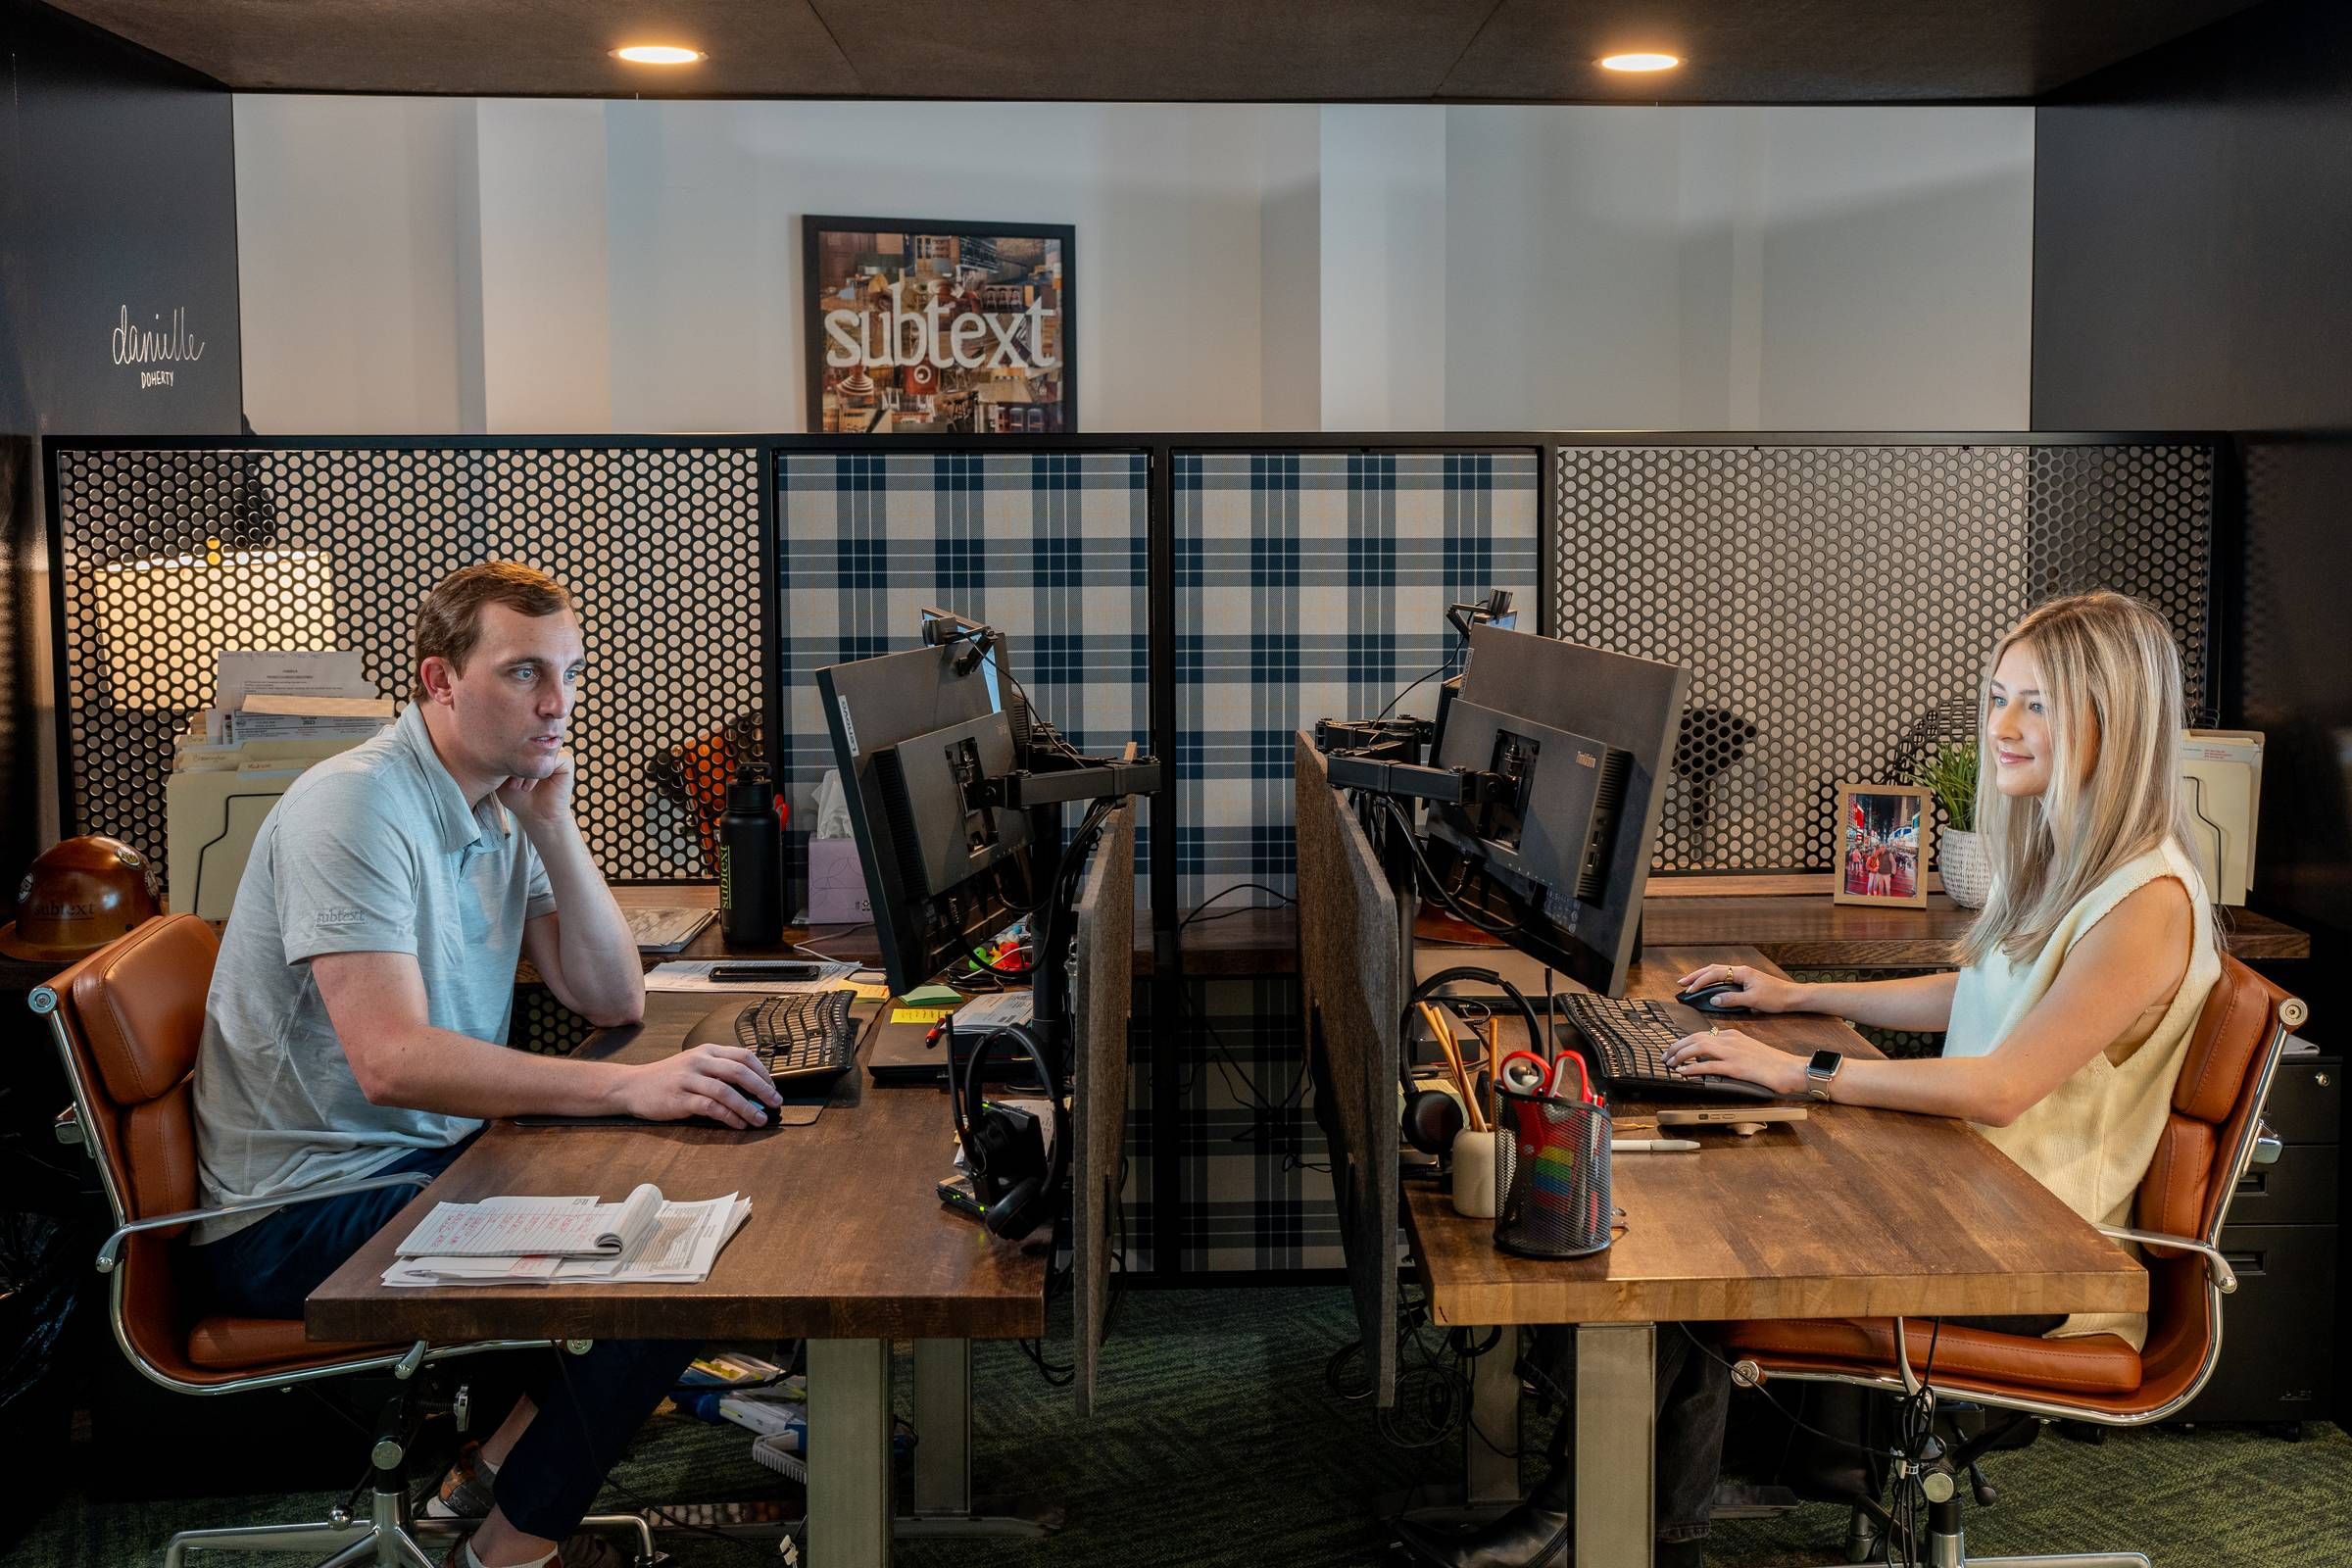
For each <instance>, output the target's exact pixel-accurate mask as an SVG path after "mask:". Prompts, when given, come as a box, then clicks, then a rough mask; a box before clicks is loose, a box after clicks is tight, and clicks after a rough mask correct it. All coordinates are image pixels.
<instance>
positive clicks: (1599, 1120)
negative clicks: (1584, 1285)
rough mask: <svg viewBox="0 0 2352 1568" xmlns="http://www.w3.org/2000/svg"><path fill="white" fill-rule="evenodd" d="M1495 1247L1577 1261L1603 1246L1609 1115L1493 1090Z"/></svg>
mask: <svg viewBox="0 0 2352 1568" xmlns="http://www.w3.org/2000/svg"><path fill="white" fill-rule="evenodd" d="M1495 1095H1496V1103H1497V1109H1498V1112H1499V1114H1498V1118H1497V1121H1496V1125H1495V1246H1496V1247H1499V1248H1501V1249H1502V1250H1504V1251H1506V1252H1518V1253H1521V1254H1523V1255H1525V1256H1528V1257H1583V1256H1585V1255H1586V1254H1587V1253H1589V1252H1597V1251H1599V1250H1601V1249H1602V1248H1604V1247H1606V1246H1608V1245H1609V1219H1610V1212H1611V1211H1610V1207H1609V1130H1610V1126H1611V1123H1610V1120H1609V1113H1608V1112H1607V1111H1606V1110H1605V1109H1603V1108H1601V1107H1600V1106H1598V1105H1593V1104H1589V1103H1585V1102H1583V1101H1579V1100H1554V1099H1552V1098H1551V1097H1550V1096H1548V1095H1525V1094H1521V1093H1519V1092H1518V1091H1516V1090H1513V1089H1509V1088H1504V1087H1501V1086H1497V1087H1496V1090H1495Z"/></svg>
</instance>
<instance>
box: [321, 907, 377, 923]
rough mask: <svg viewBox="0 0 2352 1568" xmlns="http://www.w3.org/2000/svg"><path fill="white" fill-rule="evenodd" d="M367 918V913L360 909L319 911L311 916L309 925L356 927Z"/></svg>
mask: <svg viewBox="0 0 2352 1568" xmlns="http://www.w3.org/2000/svg"><path fill="white" fill-rule="evenodd" d="M367 918H368V915H367V912H366V911H365V910H361V909H320V910H319V912H318V913H317V914H315V915H313V916H311V923H312V924H313V925H323V926H339V925H358V924H359V923H360V922H361V921H362V920H365V919H367Z"/></svg>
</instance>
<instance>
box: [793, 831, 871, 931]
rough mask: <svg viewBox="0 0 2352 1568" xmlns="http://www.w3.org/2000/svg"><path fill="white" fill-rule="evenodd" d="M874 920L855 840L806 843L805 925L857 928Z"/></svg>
mask: <svg viewBox="0 0 2352 1568" xmlns="http://www.w3.org/2000/svg"><path fill="white" fill-rule="evenodd" d="M873 917H874V906H873V901H872V900H870V899H868V898H867V897H866V894H865V868H864V867H863V866H860V865H859V864H858V841H857V840H856V839H810V840H809V924H810V925H856V924H858V923H860V922H862V921H866V920H871V919H872V918H873Z"/></svg>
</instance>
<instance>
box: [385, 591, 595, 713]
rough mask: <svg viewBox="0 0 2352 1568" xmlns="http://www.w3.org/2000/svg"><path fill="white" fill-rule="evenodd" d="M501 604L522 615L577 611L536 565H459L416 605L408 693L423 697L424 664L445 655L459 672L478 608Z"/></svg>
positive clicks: (474, 636) (475, 637) (476, 635)
mask: <svg viewBox="0 0 2352 1568" xmlns="http://www.w3.org/2000/svg"><path fill="white" fill-rule="evenodd" d="M484 605H505V606H506V607H507V608H508V609H509V610H512V611H515V612H516V613H519V614H524V615H552V614H554V613H556V612H558V611H560V610H568V611H571V612H572V613H574V614H577V613H579V610H578V607H577V606H576V605H575V604H573V602H572V598H571V594H570V592H569V591H568V590H567V589H565V588H564V585H563V584H562V583H560V582H558V581H556V579H555V578H553V577H550V576H549V575H548V574H547V573H546V572H544V571H541V570H540V569H539V568H538V567H536V566H526V565H524V564H522V563H521V562H519V561H484V562H478V563H476V564H473V565H470V566H461V567H459V568H458V569H457V570H456V571H453V572H451V573H450V574H449V575H448V576H446V577H444V578H442V579H441V582H440V585H439V586H438V587H436V588H434V590H433V591H432V592H431V593H429V594H426V595H425V596H424V603H423V604H421V605H418V606H417V662H416V664H415V666H414V668H413V669H412V671H411V677H410V683H409V696H410V697H411V698H412V699H416V700H419V701H420V700H422V698H423V697H424V662H425V661H426V660H428V659H446V660H448V661H449V663H450V667H451V668H453V669H455V670H457V671H458V672H459V673H461V674H463V673H464V672H465V669H466V660H467V659H468V658H470V657H472V654H473V645H474V644H475V643H476V642H477V641H479V640H480V638H481V635H482V607H483V606H484Z"/></svg>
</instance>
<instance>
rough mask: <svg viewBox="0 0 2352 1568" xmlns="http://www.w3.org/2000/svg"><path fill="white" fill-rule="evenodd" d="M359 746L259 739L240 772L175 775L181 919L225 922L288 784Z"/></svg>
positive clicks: (171, 846)
mask: <svg viewBox="0 0 2352 1568" xmlns="http://www.w3.org/2000/svg"><path fill="white" fill-rule="evenodd" d="M358 744H359V742H358V741H356V740H334V741H256V742H254V743H253V744H252V745H251V746H249V747H247V748H246V751H247V753H248V756H247V759H246V760H245V761H244V762H242V763H240V764H239V765H238V767H237V769H236V771H234V772H213V773H173V774H172V775H171V777H170V778H168V779H167V780H166V781H165V783H164V842H165V846H166V851H167V858H169V860H170V862H171V867H172V886H171V905H172V911H173V912H174V913H183V914H193V915H196V916H197V917H199V918H200V919H206V920H225V919H227V918H228V910H229V906H230V905H231V904H232V903H234V902H235V900H236V896H237V883H238V882H239V881H241V880H242V879H243V878H244V875H245V862H246V860H247V859H248V858H250V857H251V856H252V854H253V836H254V834H256V833H257V832H259V831H260V830H261V826H262V820H263V818H265V817H267V816H268V815H269V814H270V810H271V809H273V808H274V807H275V806H276V805H277V802H278V797H280V796H282V795H284V794H285V793H286V788H287V786H289V785H291V784H292V783H293V782H294V781H295V780H296V779H298V778H300V777H301V776H302V775H303V772H304V770H305V769H307V768H309V767H310V765H311V764H312V763H313V762H316V761H319V760H320V759H322V758H326V757H331V756H333V755H334V754H335V753H337V752H342V751H348V750H350V749H351V748H352V747H353V746H356V745H358Z"/></svg>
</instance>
